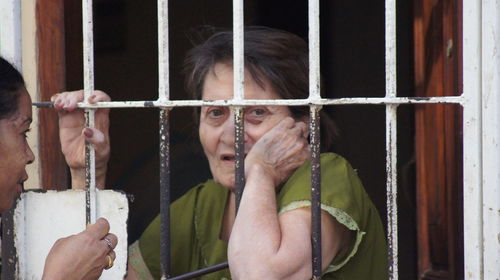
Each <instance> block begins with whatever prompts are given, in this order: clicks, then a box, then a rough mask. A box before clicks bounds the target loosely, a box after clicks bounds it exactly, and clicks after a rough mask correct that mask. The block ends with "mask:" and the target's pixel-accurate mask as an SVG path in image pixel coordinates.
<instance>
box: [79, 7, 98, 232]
mask: <svg viewBox="0 0 500 280" xmlns="http://www.w3.org/2000/svg"><path fill="white" fill-rule="evenodd" d="M92 4H93V1H92V0H84V1H83V2H82V20H83V23H82V25H83V75H84V77H83V91H84V96H85V98H84V103H85V104H89V103H88V100H89V98H90V96H91V95H92V93H93V92H94V36H93V18H92ZM94 113H95V109H92V108H90V107H88V108H86V109H85V116H86V126H87V127H94V126H95V124H94ZM87 153H88V156H87V155H86V166H85V169H86V170H85V173H86V174H87V173H88V172H90V174H89V175H87V176H90V182H89V185H88V186H87V188H88V189H89V195H90V223H95V221H96V219H97V217H96V212H97V211H96V180H95V150H94V147H93V146H92V145H90V144H89V143H87V144H86V154H87ZM87 181H88V179H87ZM87 222H89V221H87Z"/></svg>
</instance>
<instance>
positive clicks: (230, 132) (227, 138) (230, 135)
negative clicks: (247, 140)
mask: <svg viewBox="0 0 500 280" xmlns="http://www.w3.org/2000/svg"><path fill="white" fill-rule="evenodd" d="M234 129H235V126H234V113H233V112H231V113H230V116H229V117H228V118H227V119H226V121H225V122H224V127H223V131H222V137H221V140H222V141H223V142H224V143H226V144H231V145H233V144H234V138H235V130H234Z"/></svg>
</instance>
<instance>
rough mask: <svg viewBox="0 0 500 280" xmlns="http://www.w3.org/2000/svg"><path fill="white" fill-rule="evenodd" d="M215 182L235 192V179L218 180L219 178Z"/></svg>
mask: <svg viewBox="0 0 500 280" xmlns="http://www.w3.org/2000/svg"><path fill="white" fill-rule="evenodd" d="M214 181H215V182H217V183H218V184H220V185H222V186H223V187H224V188H226V189H228V190H230V191H234V190H235V187H234V179H226V180H218V179H217V178H214Z"/></svg>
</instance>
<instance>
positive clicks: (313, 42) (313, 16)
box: [308, 0, 321, 100]
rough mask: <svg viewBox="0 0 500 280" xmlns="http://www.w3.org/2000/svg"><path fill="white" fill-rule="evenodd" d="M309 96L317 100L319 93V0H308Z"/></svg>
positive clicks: (319, 96)
mask: <svg viewBox="0 0 500 280" xmlns="http://www.w3.org/2000/svg"><path fill="white" fill-rule="evenodd" d="M308 11H309V16H308V20H309V98H310V99H312V100H317V99H320V98H321V95H320V83H319V77H320V74H319V73H320V65H319V54H320V52H319V39H320V38H319V0H309V9H308Z"/></svg>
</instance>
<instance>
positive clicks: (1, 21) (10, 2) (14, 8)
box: [0, 0, 22, 70]
mask: <svg viewBox="0 0 500 280" xmlns="http://www.w3.org/2000/svg"><path fill="white" fill-rule="evenodd" d="M21 51H22V47H21V1H19V0H2V1H0V55H1V56H2V57H3V58H5V59H6V60H7V61H9V62H10V63H12V64H13V65H14V66H15V67H16V68H17V69H18V70H21V66H22V64H21V63H22V59H21Z"/></svg>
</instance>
